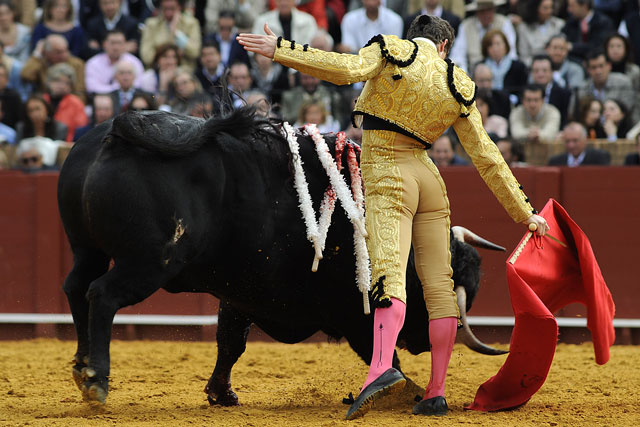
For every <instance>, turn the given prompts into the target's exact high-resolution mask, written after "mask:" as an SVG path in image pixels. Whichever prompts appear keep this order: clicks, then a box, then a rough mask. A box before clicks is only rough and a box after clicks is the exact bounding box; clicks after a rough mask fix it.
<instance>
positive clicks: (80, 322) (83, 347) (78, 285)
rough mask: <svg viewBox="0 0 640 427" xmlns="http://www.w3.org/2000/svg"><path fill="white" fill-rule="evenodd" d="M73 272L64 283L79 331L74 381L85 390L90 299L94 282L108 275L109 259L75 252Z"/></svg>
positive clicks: (94, 252) (95, 253)
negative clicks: (84, 371) (88, 292)
mask: <svg viewBox="0 0 640 427" xmlns="http://www.w3.org/2000/svg"><path fill="white" fill-rule="evenodd" d="M73 252H74V255H73V269H72V270H71V272H70V273H69V275H68V276H67V278H66V280H65V281H64V286H63V289H64V292H65V294H66V295H67V300H68V302H69V308H70V309H71V315H72V316H73V325H74V326H75V329H76V335H77V339H78V348H77V350H76V354H75V356H74V357H73V363H74V366H73V370H72V372H73V379H74V380H75V382H76V384H77V385H78V387H79V388H81V387H82V369H84V368H86V367H87V362H88V359H89V329H88V327H89V302H88V301H87V299H86V295H87V290H88V289H89V285H90V284H91V282H93V281H94V280H96V279H97V278H98V277H100V276H102V275H103V274H104V273H106V271H107V269H108V267H109V257H107V256H106V255H105V254H104V253H102V252H101V251H98V250H94V249H78V248H74V251H73Z"/></svg>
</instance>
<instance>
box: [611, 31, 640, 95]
mask: <svg viewBox="0 0 640 427" xmlns="http://www.w3.org/2000/svg"><path fill="white" fill-rule="evenodd" d="M604 53H605V55H606V57H607V59H608V60H609V62H610V63H611V71H612V72H614V73H622V74H626V75H627V77H629V78H630V79H631V83H632V84H633V88H634V89H635V90H636V91H638V90H640V67H639V66H638V65H637V64H635V63H634V62H633V61H632V60H631V57H632V52H631V45H630V44H629V40H627V38H626V37H624V36H622V35H620V34H618V33H614V34H611V35H610V36H609V37H607V38H606V40H605V42H604Z"/></svg>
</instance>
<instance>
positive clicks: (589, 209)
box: [0, 167, 640, 340]
mask: <svg viewBox="0 0 640 427" xmlns="http://www.w3.org/2000/svg"><path fill="white" fill-rule="evenodd" d="M514 173H515V175H516V177H517V178H518V179H519V181H520V183H521V184H522V185H523V186H524V189H525V191H526V193H527V195H528V196H529V197H530V198H531V200H532V202H533V204H534V206H535V207H536V208H538V209H541V208H542V206H544V204H545V203H546V201H547V200H548V199H549V198H550V197H553V198H555V199H556V200H558V201H559V202H560V203H561V204H562V205H563V206H564V207H565V208H566V209H567V211H568V212H569V214H570V215H571V216H572V217H573V219H574V220H575V221H576V222H577V223H578V224H579V225H580V227H581V228H582V229H583V230H584V232H585V233H586V234H587V236H589V238H590V240H591V243H592V246H593V249H594V251H595V254H596V257H597V259H598V262H599V264H600V267H601V269H602V272H603V275H604V277H605V280H606V281H607V284H608V286H609V288H610V289H611V292H612V295H613V297H614V301H615V303H616V308H617V310H616V317H617V318H628V319H640V310H638V307H637V304H638V301H640V286H638V285H639V284H640V280H639V279H638V278H637V275H636V274H635V270H634V269H633V268H629V266H633V265H635V262H637V260H638V255H639V253H640V251H639V250H638V245H637V243H636V242H638V241H640V228H638V227H637V224H638V219H639V218H640V168H634V167H580V168H558V167H539V168H519V169H516V170H514ZM442 175H443V178H444V180H445V182H446V184H447V188H448V194H449V199H450V201H451V208H452V224H454V225H464V226H466V227H468V228H470V229H471V230H473V231H474V232H476V233H478V234H480V235H482V236H484V237H486V238H488V239H490V240H492V241H494V242H496V243H498V244H500V245H503V246H505V247H506V248H507V253H497V252H488V251H484V250H481V255H482V257H483V267H482V270H483V278H482V283H481V291H480V293H479V295H478V297H477V299H476V301H475V302H474V306H473V309H472V310H471V312H470V313H469V314H470V315H471V316H474V317H477V316H512V315H513V313H512V310H511V305H510V302H509V295H508V288H507V284H506V272H505V261H506V258H507V256H508V254H509V253H510V252H511V251H512V250H513V248H514V246H515V245H516V244H517V243H518V241H519V239H520V237H522V235H523V233H524V232H525V229H524V227H523V226H522V225H520V224H515V223H513V221H511V219H510V218H509V217H508V215H507V214H506V212H505V211H504V209H503V208H502V207H501V206H500V204H499V203H498V202H497V200H496V199H495V197H494V196H493V195H492V194H491V192H490V190H489V189H488V188H487V186H486V185H485V184H484V182H483V181H482V179H481V178H480V176H479V174H478V173H477V172H476V171H475V169H474V168H459V167H451V168H445V169H444V170H443V171H442ZM57 180H58V174H57V173H55V172H51V173H40V174H23V173H21V172H19V171H0V292H1V295H2V298H0V313H68V312H69V309H68V305H67V301H66V297H65V296H64V294H63V292H62V283H63V281H64V277H65V276H66V274H67V273H68V272H69V270H70V268H71V265H72V257H71V252H70V250H69V247H68V244H67V241H66V237H65V235H64V232H63V229H62V225H61V221H60V219H59V215H58V209H57V201H56V186H57ZM120 313H123V314H136V313H138V314H174V315H209V316H211V315H215V314H216V313H217V301H216V300H215V298H214V297H209V296H205V297H202V296H200V295H198V294H178V295H169V294H167V293H166V292H164V291H158V292H157V293H156V294H154V295H153V296H152V297H150V298H149V299H147V300H146V301H144V302H142V303H140V304H137V305H135V306H133V307H128V308H126V309H124V310H121V312H120ZM585 313H586V311H585V309H584V308H583V307H582V306H580V305H575V306H574V305H572V306H569V307H567V308H566V309H564V310H563V311H562V312H560V313H557V314H558V315H559V316H565V317H575V316H584V315H585ZM498 329H499V328H487V330H486V333H484V336H483V334H480V336H481V338H482V337H484V338H485V339H487V337H489V339H491V338H493V339H494V340H495V339H497V338H496V335H495V334H496V333H497V332H499V331H498ZM214 330H215V329H214V328H211V327H208V326H204V327H191V328H183V329H180V328H178V327H173V326H169V327H152V326H148V325H136V326H126V325H122V326H117V327H116V328H115V336H116V337H118V336H119V337H121V338H125V337H137V338H143V337H149V336H154V337H176V336H180V337H182V338H187V339H203V338H206V339H212V338H213V331H214ZM509 330H510V329H507V335H506V339H507V340H508V331H509ZM119 334H120V335H119ZM580 334H582V335H581V336H584V335H585V332H584V331H582V332H580ZM625 334H626V335H629V336H630V334H629V333H625ZM625 334H621V336H626V335H625ZM32 336H58V337H62V338H71V337H73V336H74V333H73V330H72V327H71V326H70V325H58V326H55V325H38V324H18V325H7V324H0V339H7V338H24V337H32ZM561 338H562V337H561ZM587 338H588V333H587Z"/></svg>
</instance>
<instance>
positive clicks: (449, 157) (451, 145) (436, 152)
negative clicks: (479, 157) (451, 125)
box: [429, 132, 469, 169]
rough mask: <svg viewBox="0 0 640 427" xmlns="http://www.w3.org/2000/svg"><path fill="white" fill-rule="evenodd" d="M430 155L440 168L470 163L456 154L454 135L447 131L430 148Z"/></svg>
mask: <svg viewBox="0 0 640 427" xmlns="http://www.w3.org/2000/svg"><path fill="white" fill-rule="evenodd" d="M429 155H430V156H431V159H432V160H433V162H434V163H435V164H436V166H437V167H438V169H440V168H442V167H447V166H466V165H468V164H469V162H467V161H466V160H465V159H463V158H462V157H460V156H458V155H457V154H456V149H455V142H454V140H453V137H452V136H451V135H449V134H448V133H447V132H445V133H443V134H442V135H441V136H440V138H438V139H436V140H435V141H434V142H433V146H432V147H431V150H429Z"/></svg>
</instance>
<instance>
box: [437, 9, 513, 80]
mask: <svg viewBox="0 0 640 427" xmlns="http://www.w3.org/2000/svg"><path fill="white" fill-rule="evenodd" d="M505 3H506V1H505V0H479V1H474V2H471V3H470V4H469V5H467V7H466V10H467V11H468V12H475V15H474V16H470V17H468V18H465V19H464V20H463V21H462V23H461V24H460V28H459V29H458V36H457V37H456V39H455V42H454V43H453V47H452V48H451V54H450V55H449V57H450V58H451V60H452V61H453V62H454V63H455V64H456V65H458V66H459V67H460V68H462V69H463V70H465V71H467V70H470V69H472V68H473V66H474V65H475V64H476V63H478V62H480V61H482V46H481V41H482V38H483V37H484V35H485V34H486V33H487V31H489V30H493V29H495V30H500V31H502V32H503V33H504V35H505V36H506V38H507V41H508V42H509V56H510V57H511V58H514V59H515V58H517V55H516V54H515V52H516V30H515V28H513V25H512V24H511V21H510V20H509V18H508V17H506V16H504V15H501V14H499V13H497V12H496V7H497V6H500V5H503V4H505Z"/></svg>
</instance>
